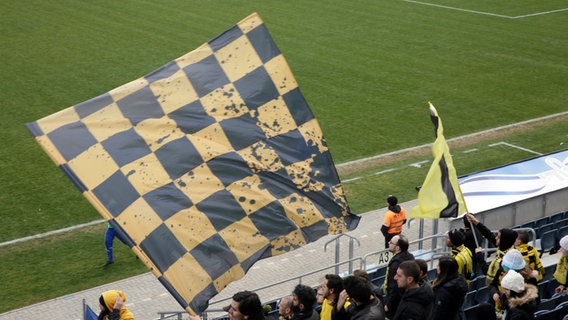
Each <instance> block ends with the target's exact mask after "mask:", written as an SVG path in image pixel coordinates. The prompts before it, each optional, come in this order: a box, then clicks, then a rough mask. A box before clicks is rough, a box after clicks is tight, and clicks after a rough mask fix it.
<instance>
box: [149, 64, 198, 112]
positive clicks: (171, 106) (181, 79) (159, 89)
mask: <svg viewBox="0 0 568 320" xmlns="http://www.w3.org/2000/svg"><path fill="white" fill-rule="evenodd" d="M150 89H151V90H152V92H153V93H154V95H155V96H156V97H157V101H158V103H160V105H161V106H162V109H163V110H164V113H166V114H168V113H170V112H172V111H174V110H176V109H178V108H181V107H183V106H185V105H186V104H189V103H191V102H193V101H195V100H197V99H198V98H199V97H198V96H197V93H196V92H195V89H193V86H192V85H191V83H190V82H189V79H187V76H186V74H185V72H184V71H183V70H179V71H178V72H176V73H174V74H173V75H171V76H170V77H168V78H165V79H160V80H157V81H155V82H153V83H151V84H150Z"/></svg>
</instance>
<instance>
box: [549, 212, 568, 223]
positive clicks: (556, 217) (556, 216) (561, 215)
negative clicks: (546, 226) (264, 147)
mask: <svg viewBox="0 0 568 320" xmlns="http://www.w3.org/2000/svg"><path fill="white" fill-rule="evenodd" d="M562 219H564V212H559V213H557V214H554V215H552V216H550V217H548V223H555V222H556V221H559V220H562Z"/></svg>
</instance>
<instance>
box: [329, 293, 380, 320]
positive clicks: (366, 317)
mask: <svg viewBox="0 0 568 320" xmlns="http://www.w3.org/2000/svg"><path fill="white" fill-rule="evenodd" d="M331 318H332V319H333V320H385V308H384V307H383V304H382V303H381V300H379V298H377V297H375V298H374V299H373V300H371V301H369V302H367V303H364V304H361V305H357V304H356V303H354V302H351V304H350V305H349V306H348V307H347V308H342V309H341V311H338V312H336V310H335V308H333V312H332V317H331Z"/></svg>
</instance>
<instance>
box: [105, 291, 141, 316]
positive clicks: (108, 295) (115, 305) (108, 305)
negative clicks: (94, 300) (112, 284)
mask: <svg viewBox="0 0 568 320" xmlns="http://www.w3.org/2000/svg"><path fill="white" fill-rule="evenodd" d="M125 302H126V295H125V294H124V292H122V291H120V290H109V291H105V292H103V293H102V294H101V296H100V297H99V307H100V309H101V312H100V313H99V319H108V320H134V315H133V314H132V312H130V310H128V309H126V308H125V307H124V303H125Z"/></svg>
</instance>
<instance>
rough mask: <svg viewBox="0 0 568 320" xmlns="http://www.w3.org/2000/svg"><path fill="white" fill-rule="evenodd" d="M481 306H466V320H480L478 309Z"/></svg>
mask: <svg viewBox="0 0 568 320" xmlns="http://www.w3.org/2000/svg"><path fill="white" fill-rule="evenodd" d="M478 308H479V305H474V306H472V307H469V308H466V307H465V305H464V310H463V311H464V313H465V318H466V319H467V320H478V319H479V316H478V314H477V313H478V310H477V309H478Z"/></svg>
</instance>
